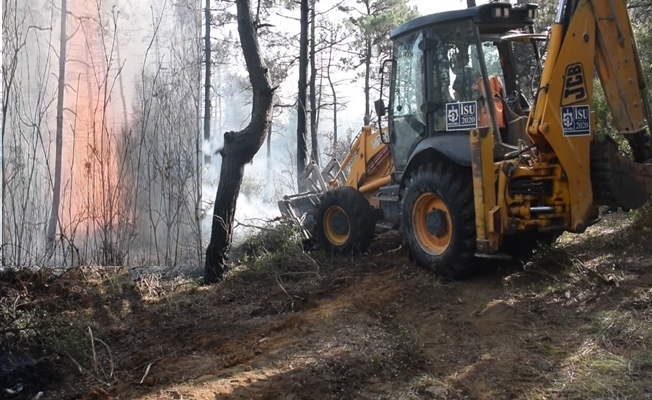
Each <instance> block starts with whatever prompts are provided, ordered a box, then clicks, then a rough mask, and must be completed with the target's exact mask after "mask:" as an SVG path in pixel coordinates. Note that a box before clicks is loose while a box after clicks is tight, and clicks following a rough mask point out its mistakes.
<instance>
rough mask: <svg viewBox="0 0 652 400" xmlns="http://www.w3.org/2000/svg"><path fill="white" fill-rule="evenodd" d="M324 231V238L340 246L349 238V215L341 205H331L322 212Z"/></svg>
mask: <svg viewBox="0 0 652 400" xmlns="http://www.w3.org/2000/svg"><path fill="white" fill-rule="evenodd" d="M324 233H325V234H326V239H328V241H329V242H331V243H332V244H334V245H336V246H342V245H343V244H344V243H346V241H347V240H349V235H350V224H349V217H348V216H347V215H346V212H344V210H343V209H342V207H339V206H333V207H331V208H329V209H328V210H327V211H326V213H325V214H324Z"/></svg>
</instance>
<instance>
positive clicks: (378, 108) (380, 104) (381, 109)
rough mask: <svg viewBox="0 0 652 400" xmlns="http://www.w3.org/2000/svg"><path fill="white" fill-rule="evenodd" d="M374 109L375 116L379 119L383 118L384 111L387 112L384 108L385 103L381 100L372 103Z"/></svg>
mask: <svg viewBox="0 0 652 400" xmlns="http://www.w3.org/2000/svg"><path fill="white" fill-rule="evenodd" d="M374 108H375V109H376V115H378V116H379V117H384V116H385V111H386V110H387V109H386V108H385V102H384V101H383V99H378V100H376V101H374Z"/></svg>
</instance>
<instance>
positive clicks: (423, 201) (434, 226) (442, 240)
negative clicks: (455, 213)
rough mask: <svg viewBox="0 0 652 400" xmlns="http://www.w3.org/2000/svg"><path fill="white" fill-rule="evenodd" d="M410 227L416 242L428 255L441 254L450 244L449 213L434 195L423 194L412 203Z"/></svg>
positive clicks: (450, 227)
mask: <svg viewBox="0 0 652 400" xmlns="http://www.w3.org/2000/svg"><path fill="white" fill-rule="evenodd" d="M412 226H413V227H414V234H415V236H416V239H417V241H418V242H419V244H420V245H421V247H422V248H423V249H424V250H425V251H426V252H428V253H430V254H433V255H440V254H442V253H443V252H444V251H446V249H447V248H448V246H449V245H450V243H451V238H452V237H453V229H452V224H451V216H450V212H449V211H448V207H446V204H445V203H444V201H443V200H442V199H441V198H440V197H439V196H437V195H436V194H434V193H423V194H422V195H420V196H419V197H418V198H417V200H416V201H415V202H414V207H413V208H412Z"/></svg>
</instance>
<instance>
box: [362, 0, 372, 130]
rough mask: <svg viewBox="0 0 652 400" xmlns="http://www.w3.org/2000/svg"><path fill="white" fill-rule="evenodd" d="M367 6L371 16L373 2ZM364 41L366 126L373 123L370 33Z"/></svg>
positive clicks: (366, 2)
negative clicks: (370, 103) (370, 107)
mask: <svg viewBox="0 0 652 400" xmlns="http://www.w3.org/2000/svg"><path fill="white" fill-rule="evenodd" d="M364 3H365V6H366V7H367V16H371V1H370V0H365V2H364ZM365 36H366V38H365V41H364V51H365V55H364V121H363V122H364V124H365V125H369V123H370V122H371V111H370V110H369V101H370V100H369V98H370V93H369V92H370V90H371V88H370V86H371V84H370V83H369V81H370V79H371V38H370V37H369V33H368V32H366V33H365Z"/></svg>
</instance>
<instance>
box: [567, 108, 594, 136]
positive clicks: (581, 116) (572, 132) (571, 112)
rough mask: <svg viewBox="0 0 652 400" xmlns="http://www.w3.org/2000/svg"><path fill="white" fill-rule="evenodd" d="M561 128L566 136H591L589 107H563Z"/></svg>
mask: <svg viewBox="0 0 652 400" xmlns="http://www.w3.org/2000/svg"><path fill="white" fill-rule="evenodd" d="M561 126H562V130H563V131H564V136H588V135H590V134H591V110H589V106H570V107H562V108H561Z"/></svg>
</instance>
